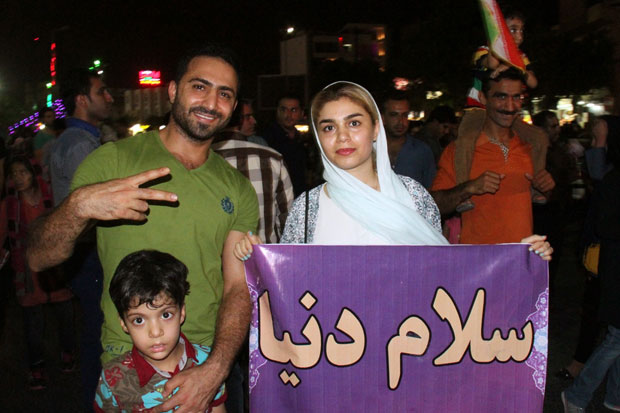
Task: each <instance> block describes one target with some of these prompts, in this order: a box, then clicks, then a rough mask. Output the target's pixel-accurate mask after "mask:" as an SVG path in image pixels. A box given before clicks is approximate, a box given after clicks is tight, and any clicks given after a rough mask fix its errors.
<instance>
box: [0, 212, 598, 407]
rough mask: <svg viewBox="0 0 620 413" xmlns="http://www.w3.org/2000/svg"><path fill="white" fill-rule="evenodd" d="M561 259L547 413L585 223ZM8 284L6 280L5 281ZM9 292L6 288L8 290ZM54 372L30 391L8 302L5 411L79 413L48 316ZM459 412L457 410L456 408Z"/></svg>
mask: <svg viewBox="0 0 620 413" xmlns="http://www.w3.org/2000/svg"><path fill="white" fill-rule="evenodd" d="M568 229H569V236H568V237H567V240H566V244H565V251H564V252H565V254H564V256H563V257H560V258H561V262H560V272H559V274H558V280H557V291H556V293H555V294H554V295H553V296H552V298H551V313H550V315H551V318H550V352H549V353H550V357H549V368H548V372H549V374H548V377H547V391H546V399H545V408H544V412H548V413H552V412H562V405H561V402H560V392H561V391H562V390H563V389H564V388H565V387H566V386H567V384H568V383H566V382H562V381H560V380H559V379H557V378H556V377H555V376H554V374H553V373H555V372H556V371H558V370H559V369H560V368H561V367H563V366H564V365H565V364H566V363H568V362H569V361H570V359H571V357H572V354H573V351H574V349H575V345H574V342H575V338H576V336H577V333H578V331H577V330H578V327H579V314H580V302H581V294H582V289H583V283H584V273H583V270H582V269H580V268H579V267H578V265H577V258H576V254H575V246H576V242H577V239H578V235H579V234H578V231H579V224H577V223H575V224H571V225H570V226H569V227H568ZM2 285H3V286H6V282H5V281H3V283H2ZM3 288H6V287H3ZM48 320H49V325H48V327H49V328H48V329H47V330H48V334H47V335H48V344H49V346H48V354H47V360H48V374H49V377H50V383H49V386H48V388H47V389H46V390H41V391H30V390H28V387H27V374H26V369H25V366H24V365H23V362H22V350H23V348H24V340H23V337H22V334H23V333H22V328H21V314H20V308H19V307H18V305H17V303H16V302H15V300H14V299H11V300H8V302H6V313H5V323H4V326H3V328H2V332H1V336H0V348H1V349H2V352H1V353H0V372H1V374H0V388H1V389H2V397H1V400H2V403H1V404H0V406H1V410H2V411H6V412H78V411H80V410H79V407H78V406H79V380H78V374H77V373H71V374H62V373H61V372H60V370H59V362H58V357H59V351H58V350H54V349H58V343H57V340H56V338H55V337H53V335H51V334H49V331H52V330H53V328H54V327H53V326H54V320H53V318H52V317H48ZM454 411H457V410H456V409H455V410H454ZM587 411H588V412H607V411H608V410H607V409H605V408H604V407H603V386H601V388H600V389H599V391H598V392H597V394H596V395H595V399H594V400H593V403H592V405H591V407H590V408H589V409H588V410H587Z"/></svg>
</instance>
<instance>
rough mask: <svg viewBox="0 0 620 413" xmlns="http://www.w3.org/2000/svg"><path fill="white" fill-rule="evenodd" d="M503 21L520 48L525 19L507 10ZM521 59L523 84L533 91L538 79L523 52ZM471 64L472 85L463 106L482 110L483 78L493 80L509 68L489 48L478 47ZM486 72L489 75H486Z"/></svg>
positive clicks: (514, 11) (515, 12)
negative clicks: (472, 65)
mask: <svg viewBox="0 0 620 413" xmlns="http://www.w3.org/2000/svg"><path fill="white" fill-rule="evenodd" d="M504 19H505V20H506V26H508V30H510V34H511V35H512V38H513V39H514V41H515V44H516V45H517V47H519V48H520V47H521V44H522V43H523V39H524V29H525V17H523V14H521V12H519V11H516V10H508V11H507V12H506V14H505V15H504ZM521 58H522V59H523V63H524V64H525V83H526V85H527V87H528V88H530V89H535V88H536V86H538V79H536V75H535V74H534V72H533V71H532V69H531V64H530V60H529V59H528V57H527V55H526V54H525V53H523V51H521ZM473 63H474V70H473V72H474V85H473V86H472V88H471V89H470V90H469V93H468V94H467V102H466V104H465V106H466V107H481V108H484V104H483V103H482V102H481V101H480V94H481V93H482V92H481V91H482V83H483V79H484V76H491V78H495V77H496V76H497V75H498V74H499V72H503V71H504V70H506V69H508V68H509V66H508V65H506V64H505V63H502V62H501V61H500V60H499V59H497V57H495V56H494V55H493V53H489V46H480V47H479V48H478V50H476V53H474V57H473ZM487 71H489V72H490V73H487Z"/></svg>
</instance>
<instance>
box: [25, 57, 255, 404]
mask: <svg viewBox="0 0 620 413" xmlns="http://www.w3.org/2000/svg"><path fill="white" fill-rule="evenodd" d="M237 91H238V75H237V71H236V66H235V63H234V59H233V57H232V55H231V54H230V52H228V51H226V50H224V49H221V48H219V47H215V46H208V47H206V48H204V49H201V50H198V51H195V52H193V53H191V54H189V55H188V56H186V57H185V58H184V59H183V60H182V61H181V62H180V63H179V66H178V69H177V75H176V78H175V80H174V81H172V82H171V83H170V86H169V88H168V93H169V97H170V100H171V102H172V114H171V115H172V116H171V119H170V122H169V123H168V125H167V126H166V128H165V129H163V130H162V131H160V132H151V133H148V134H143V135H140V136H136V137H133V138H130V139H126V140H122V141H119V142H115V143H109V144H106V145H104V146H102V147H101V148H99V149H98V150H96V151H94V152H93V153H92V154H91V155H89V156H88V157H87V158H86V160H85V161H84V162H83V163H82V164H81V165H80V167H79V168H78V170H77V171H76V173H75V176H74V180H73V183H72V190H73V192H71V194H70V195H69V196H68V197H67V198H66V199H65V201H63V203H62V204H60V205H59V206H58V208H57V209H56V210H54V212H53V213H52V214H51V215H49V216H48V217H47V218H45V219H44V220H42V221H41V222H39V223H38V224H37V225H35V226H34V228H33V229H32V231H31V239H30V244H29V249H28V252H27V255H28V261H29V265H30V266H31V267H32V268H33V269H34V270H41V269H44V268H47V267H49V266H52V265H55V264H58V263H59V262H62V261H63V260H64V259H66V258H68V257H69V256H70V255H71V253H72V251H73V246H74V244H75V241H76V239H77V238H78V237H79V236H80V234H81V233H82V232H83V231H84V230H85V229H86V228H88V227H89V225H91V224H93V223H94V224H96V223H97V221H107V222H105V223H100V224H99V225H98V227H97V249H98V252H99V256H100V259H101V262H102V264H103V268H104V295H103V297H102V303H101V305H102V309H103V311H104V314H105V316H106V318H105V322H104V326H103V329H102V344H103V348H104V350H105V351H104V356H103V359H104V360H108V359H110V358H112V357H113V356H114V355H116V354H120V353H123V352H125V351H127V350H129V349H131V341H130V340H129V339H128V338H127V337H126V335H125V334H124V333H123V332H122V331H120V330H119V328H118V324H119V323H118V320H117V318H116V315H115V313H114V311H115V310H114V306H113V304H112V302H111V300H110V296H109V293H108V286H109V283H110V280H111V277H112V275H113V272H114V270H115V268H116V266H117V265H118V263H119V262H120V260H121V259H122V258H123V257H125V256H126V255H128V254H129V253H131V252H134V251H137V250H140V249H145V248H146V249H158V250H161V251H164V252H168V253H170V254H172V255H174V256H175V257H177V258H178V259H180V260H181V261H183V262H184V263H185V264H186V265H187V267H188V269H189V274H188V280H189V282H190V288H191V294H190V295H189V297H188V300H187V302H186V306H187V319H186V322H185V324H184V326H183V331H184V332H185V334H186V335H187V336H188V338H189V339H190V341H192V342H195V343H199V344H205V345H209V346H211V345H212V346H213V350H212V353H211V356H210V357H209V360H210V361H208V362H206V363H205V364H204V365H202V366H200V367H196V368H192V369H190V370H188V371H184V372H181V373H179V374H177V375H175V376H174V378H172V379H171V380H169V381H168V384H166V387H165V392H164V394H163V396H164V398H165V397H166V396H168V395H169V394H171V393H172V390H174V389H175V388H177V387H180V389H179V391H178V392H176V393H175V394H174V397H172V398H171V399H170V400H168V401H166V403H164V404H162V405H161V409H162V411H166V410H170V409H173V408H174V407H176V406H183V408H184V409H187V411H205V410H206V409H207V407H208V405H209V403H210V401H211V399H212V398H213V396H214V395H215V393H216V391H217V389H218V388H219V386H220V385H221V383H222V382H223V381H224V379H225V378H226V377H227V375H228V372H229V370H230V367H231V364H232V362H233V360H234V357H235V355H236V353H237V350H238V349H239V347H240V346H241V344H242V342H243V340H244V337H245V334H246V332H247V329H248V326H249V320H250V312H251V307H250V300H249V294H248V290H247V287H246V285H245V274H244V269H243V265H242V263H241V262H240V261H239V260H237V259H235V257H234V256H233V253H232V251H233V247H234V245H235V244H236V243H237V242H238V241H239V240H241V239H242V237H243V236H244V233H245V232H247V231H250V230H252V231H255V230H256V226H257V224H258V203H257V198H256V193H255V192H254V190H253V188H252V186H251V184H250V182H249V181H248V180H247V179H245V178H244V177H243V176H242V175H241V174H240V173H239V172H238V171H236V170H235V169H234V168H232V167H230V166H229V165H228V163H227V162H226V161H225V160H223V159H222V158H221V157H220V156H219V155H217V154H216V153H214V152H213V151H211V150H210V146H211V142H212V137H213V135H214V134H215V133H216V132H217V131H219V130H220V129H222V128H223V127H224V126H225V125H226V123H227V122H228V120H229V118H230V115H231V114H232V111H233V109H234V108H235V105H236V101H237ZM143 171H145V172H143Z"/></svg>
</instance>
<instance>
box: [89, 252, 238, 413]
mask: <svg viewBox="0 0 620 413" xmlns="http://www.w3.org/2000/svg"><path fill="white" fill-rule="evenodd" d="M188 293H189V283H188V282H187V267H186V266H185V264H183V263H182V262H181V261H179V260H177V259H176V258H174V257H173V256H172V255H170V254H166V253H163V252H159V251H147V250H144V251H138V252H134V253H132V254H129V255H128V256H126V257H125V258H123V260H122V261H121V262H120V264H119V265H118V267H117V269H116V272H115V273H114V277H113V278H112V282H111V283H110V296H111V297H112V301H113V302H114V305H115V306H116V309H117V311H118V314H119V318H120V323H121V327H122V328H123V330H124V331H125V333H127V334H129V336H130V337H131V340H132V341H133V344H134V347H133V350H131V351H129V352H127V353H125V354H123V355H121V356H119V357H117V358H115V359H113V360H111V361H110V362H109V363H107V364H105V365H104V366H103V370H102V372H101V377H100V378H99V386H98V388H97V393H96V394H95V402H94V409H95V411H97V412H109V411H114V412H119V411H123V412H125V411H127V412H134V411H146V410H147V409H150V408H153V407H155V406H157V405H159V404H161V403H163V402H164V400H163V398H162V396H161V394H162V392H163V389H164V385H165V384H166V382H167V381H168V379H170V378H171V377H172V376H174V375H175V374H176V373H178V372H179V371H182V370H186V369H189V368H191V367H193V366H196V365H200V364H202V363H204V362H205V360H206V359H207V357H208V356H209V352H210V351H211V349H210V348H209V347H206V346H201V345H197V344H193V345H192V344H191V343H190V342H189V341H188V339H187V338H186V337H185V336H184V335H183V333H181V324H183V321H185V296H186V295H187V294H188ZM225 400H226V393H225V391H224V385H222V387H221V388H220V390H219V392H218V393H217V394H216V396H215V398H214V399H213V402H212V404H211V407H210V408H209V410H208V411H209V412H214V413H225V412H226V409H225V408H224V404H223V403H224V401H225Z"/></svg>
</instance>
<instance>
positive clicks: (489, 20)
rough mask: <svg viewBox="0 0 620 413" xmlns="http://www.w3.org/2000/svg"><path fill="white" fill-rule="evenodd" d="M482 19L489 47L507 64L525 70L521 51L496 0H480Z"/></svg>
mask: <svg viewBox="0 0 620 413" xmlns="http://www.w3.org/2000/svg"><path fill="white" fill-rule="evenodd" d="M480 8H481V9H482V19H483V20H484V27H485V29H486V32H487V39H488V41H489V48H490V49H491V52H493V54H495V56H496V57H497V58H498V59H499V60H501V61H503V62H504V63H506V64H509V65H511V66H514V67H516V68H518V69H521V70H522V71H525V63H523V59H522V58H521V52H520V51H519V48H518V47H517V45H516V44H515V41H514V39H513V38H512V35H511V34H510V30H508V26H507V25H506V21H505V20H504V15H503V14H502V11H501V10H500V9H499V6H498V5H497V2H496V1H495V0H480Z"/></svg>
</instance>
